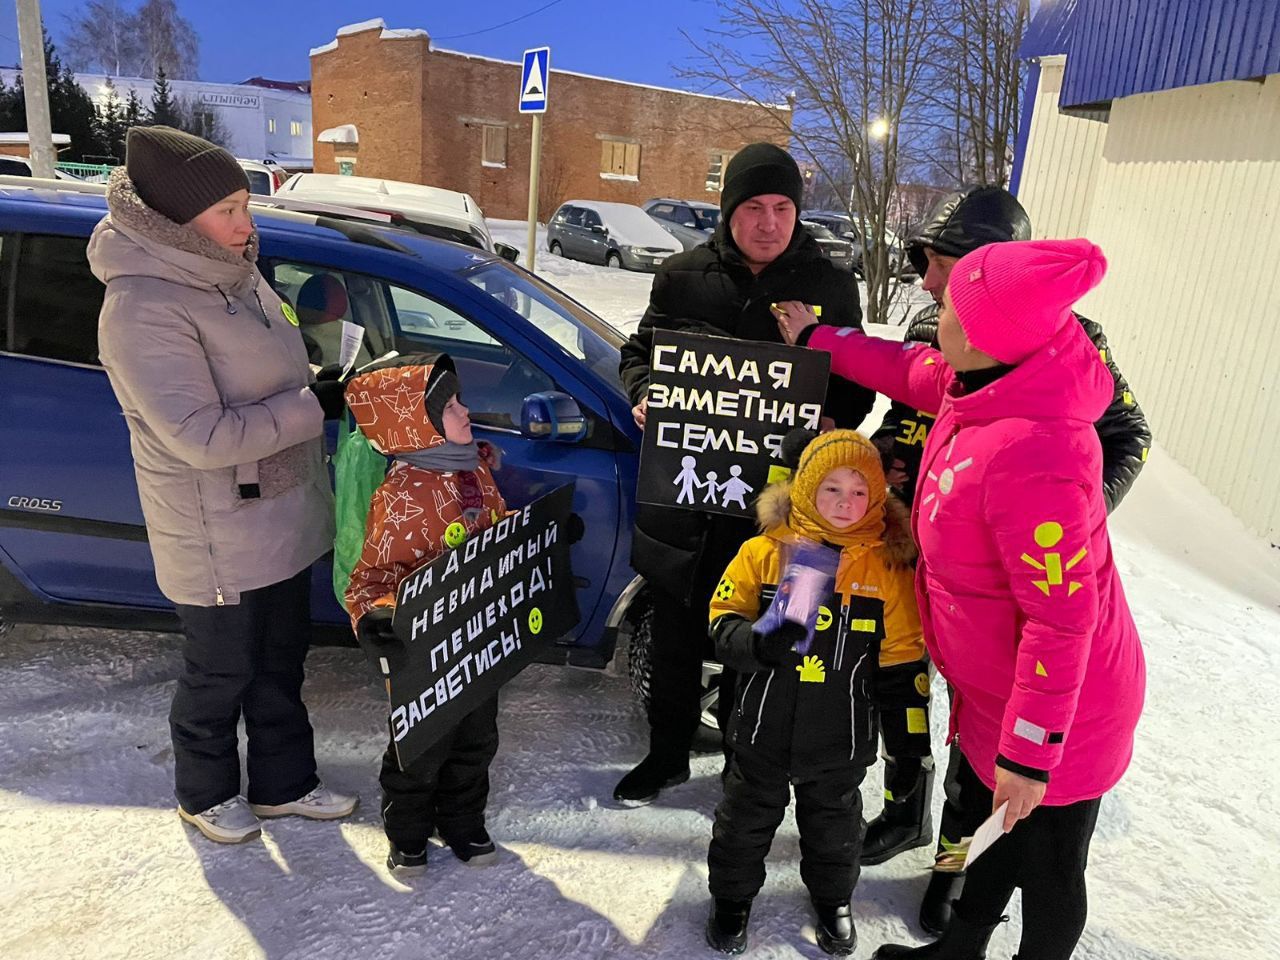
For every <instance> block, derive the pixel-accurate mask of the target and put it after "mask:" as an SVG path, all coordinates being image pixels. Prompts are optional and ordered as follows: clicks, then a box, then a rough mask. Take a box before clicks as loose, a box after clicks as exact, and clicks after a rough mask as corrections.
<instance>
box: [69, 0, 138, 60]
mask: <svg viewBox="0 0 1280 960" xmlns="http://www.w3.org/2000/svg"><path fill="white" fill-rule="evenodd" d="M65 16H66V22H67V32H66V36H65V37H64V38H63V41H62V49H63V51H64V56H65V58H66V62H67V66H68V67H70V68H71V69H72V70H73V71H75V72H77V73H91V72H95V71H100V72H102V73H105V74H109V75H111V76H115V77H136V76H138V75H139V74H140V73H141V71H142V40H141V37H140V36H139V34H138V23H137V18H136V17H135V16H134V14H133V13H132V12H131V11H130V10H129V9H128V8H126V7H125V5H124V4H122V3H120V0H88V2H86V3H85V5H84V7H83V8H82V9H81V10H80V12H79V13H75V14H66V15H65Z"/></svg>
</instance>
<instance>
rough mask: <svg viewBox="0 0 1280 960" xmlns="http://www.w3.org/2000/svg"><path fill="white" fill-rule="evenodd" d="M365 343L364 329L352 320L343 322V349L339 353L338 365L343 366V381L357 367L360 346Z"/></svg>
mask: <svg viewBox="0 0 1280 960" xmlns="http://www.w3.org/2000/svg"><path fill="white" fill-rule="evenodd" d="M363 342H364V327H362V326H360V324H358V323H352V322H351V321H350V320H343V321H342V348H341V349H340V350H339V351H338V363H339V364H340V365H341V366H342V379H343V380H345V379H346V378H347V374H349V373H350V372H351V368H352V367H354V366H355V365H356V357H357V356H358V355H359V353H360V344H362V343H363Z"/></svg>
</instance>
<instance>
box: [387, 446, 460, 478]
mask: <svg viewBox="0 0 1280 960" xmlns="http://www.w3.org/2000/svg"><path fill="white" fill-rule="evenodd" d="M395 457H396V459H397V460H399V461H401V462H402V463H407V464H409V465H410V466H411V467H420V468H421V469H423V470H435V471H436V472H437V473H459V472H465V471H468V470H475V469H476V467H478V466H480V448H479V447H478V446H477V445H476V441H474V440H472V441H471V442H470V443H454V442H452V441H451V440H446V441H445V442H444V443H443V444H439V445H437V446H434V447H428V448H427V449H425V450H410V451H408V452H406V453H397V454H396V455H395Z"/></svg>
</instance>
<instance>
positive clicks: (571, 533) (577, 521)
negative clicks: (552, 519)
mask: <svg viewBox="0 0 1280 960" xmlns="http://www.w3.org/2000/svg"><path fill="white" fill-rule="evenodd" d="M586 532H587V525H586V524H585V523H583V522H582V518H581V517H580V516H578V515H577V514H576V513H571V514H569V519H568V521H567V522H566V523H565V525H564V535H565V537H566V538H567V539H568V541H569V542H570V543H577V542H578V541H579V540H581V539H582V535H583V534H584V533H586Z"/></svg>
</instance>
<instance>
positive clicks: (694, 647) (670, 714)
mask: <svg viewBox="0 0 1280 960" xmlns="http://www.w3.org/2000/svg"><path fill="white" fill-rule="evenodd" d="M710 605H711V599H710V595H708V597H707V598H706V601H705V602H703V603H697V602H695V603H693V604H692V605H689V604H685V603H681V602H680V600H679V599H678V598H676V597H672V596H670V595H668V594H665V593H663V592H662V591H661V590H659V589H657V588H656V587H655V588H653V659H652V663H653V669H652V672H651V673H650V676H649V749H650V752H652V753H657V754H659V755H661V756H662V757H664V758H669V759H671V760H672V762H677V761H679V760H681V759H683V758H687V757H688V755H689V747H690V746H691V745H692V743H693V735H694V733H695V732H696V731H697V729H698V723H699V718H700V717H701V715H702V661H703V660H704V659H706V658H707V657H709V656H711V653H712V649H711V639H710V637H709V636H708V633H707V630H708V627H709V622H708V620H707V616H708V610H709V608H710ZM721 689H722V690H723V689H724V688H723V687H722V688H721ZM732 698H733V694H732V692H730V693H729V694H728V699H729V700H732ZM725 699H726V698H725V697H724V696H722V697H721V700H722V701H723V700H725Z"/></svg>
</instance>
